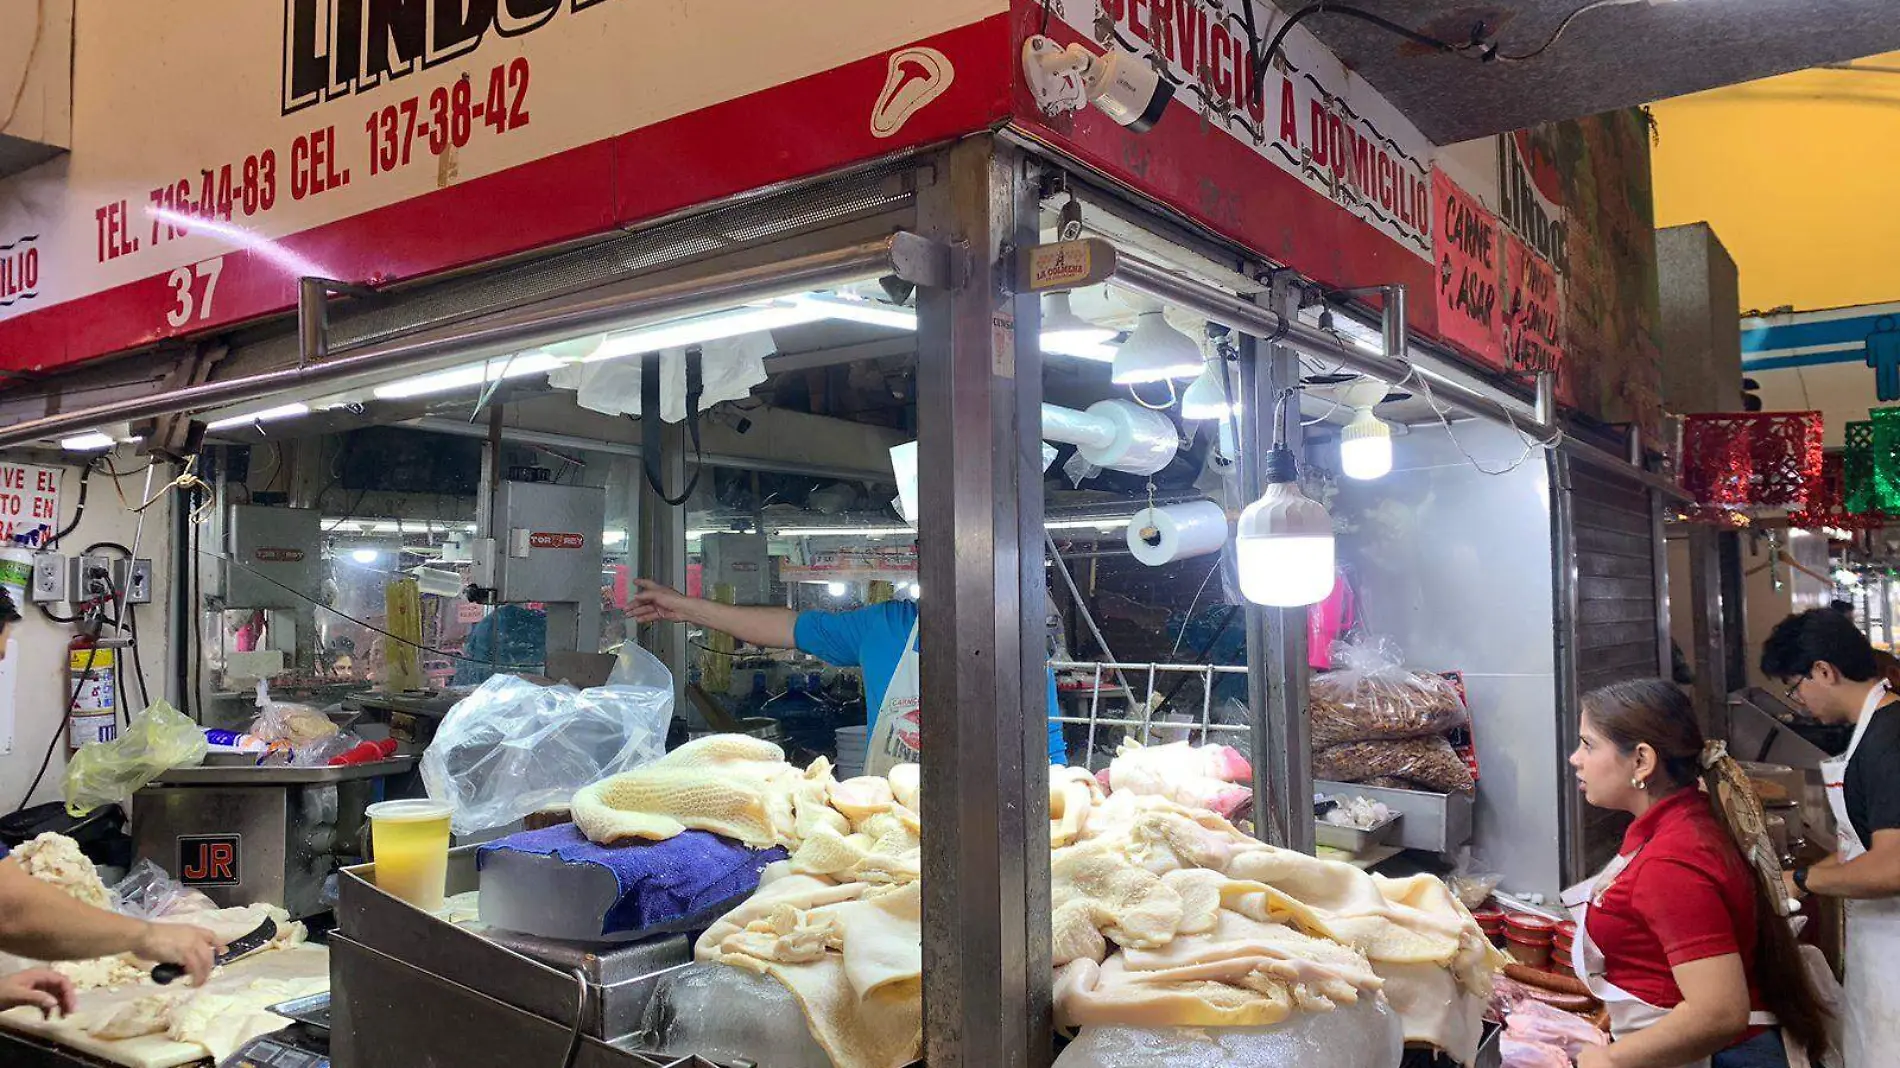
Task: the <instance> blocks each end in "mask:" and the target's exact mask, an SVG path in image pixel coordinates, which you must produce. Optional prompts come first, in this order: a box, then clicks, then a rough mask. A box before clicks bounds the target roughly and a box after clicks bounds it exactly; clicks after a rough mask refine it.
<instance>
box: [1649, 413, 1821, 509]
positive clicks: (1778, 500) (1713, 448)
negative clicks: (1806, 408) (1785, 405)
mask: <svg viewBox="0 0 1900 1068" xmlns="http://www.w3.org/2000/svg"><path fill="white" fill-rule="evenodd" d="M1821 455H1822V453H1821V413H1820V412H1709V413H1703V414H1699V415H1688V416H1684V417H1683V423H1682V487H1683V488H1684V489H1686V490H1688V491H1689V492H1690V493H1691V494H1692V495H1694V497H1695V499H1696V503H1697V504H1698V505H1700V506H1701V507H1703V508H1710V509H1719V510H1724V511H1732V510H1740V509H1771V508H1782V509H1787V510H1789V511H1800V510H1802V509H1803V508H1805V507H1807V504H1808V496H1809V493H1810V491H1811V490H1812V489H1813V488H1814V486H1815V484H1816V483H1817V482H1818V481H1819V479H1820V476H1821Z"/></svg>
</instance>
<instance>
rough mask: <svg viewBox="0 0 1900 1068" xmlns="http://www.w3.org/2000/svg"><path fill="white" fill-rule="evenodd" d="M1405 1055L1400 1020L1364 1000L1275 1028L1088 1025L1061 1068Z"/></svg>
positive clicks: (1389, 1060) (1220, 1066)
mask: <svg viewBox="0 0 1900 1068" xmlns="http://www.w3.org/2000/svg"><path fill="white" fill-rule="evenodd" d="M1404 1052H1405V1043H1404V1041H1403V1038H1402V1031H1401V1028H1400V1027H1399V1018H1398V1015H1397V1014H1396V1013H1394V1012H1393V1011H1392V1009H1391V1007H1390V1006H1388V1005H1387V1004H1386V1003H1385V999H1384V998H1361V999H1360V1001H1359V1003H1358V1004H1357V1005H1352V1006H1347V1007H1342V1008H1339V1009H1335V1010H1334V1011H1332V1012H1296V1013H1294V1014H1293V1015H1292V1016H1291V1017H1289V1018H1288V1019H1287V1020H1286V1022H1285V1023H1282V1024H1278V1025H1276V1026H1273V1027H1154V1028H1149V1027H1119V1026H1117V1027H1090V1028H1086V1029H1084V1030H1083V1031H1082V1033H1081V1035H1080V1036H1079V1037H1078V1038H1077V1039H1076V1040H1075V1041H1074V1042H1072V1043H1070V1044H1069V1048H1068V1049H1066V1050H1063V1051H1062V1056H1060V1057H1057V1058H1056V1063H1055V1068H1153V1066H1154V1065H1157V1064H1165V1065H1168V1066H1170V1068H1384V1066H1387V1065H1392V1066H1396V1065H1397V1064H1398V1063H1399V1058H1400V1057H1401V1056H1403V1055H1404Z"/></svg>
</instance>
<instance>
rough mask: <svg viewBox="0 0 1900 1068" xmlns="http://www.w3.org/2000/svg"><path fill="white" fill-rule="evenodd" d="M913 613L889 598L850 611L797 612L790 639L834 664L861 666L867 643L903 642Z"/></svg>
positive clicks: (903, 603)
mask: <svg viewBox="0 0 1900 1068" xmlns="http://www.w3.org/2000/svg"><path fill="white" fill-rule="evenodd" d="M915 613H916V609H915V608H914V607H912V606H911V604H910V602H908V601H889V602H886V603H884V604H874V605H868V606H866V607H864V608H859V609H855V610H853V611H850V612H825V611H818V610H813V611H809V612H800V613H799V614H798V621H797V622H796V623H794V624H793V625H792V639H793V641H795V642H797V644H798V649H799V651H800V652H804V653H809V654H811V655H812V656H815V657H817V658H818V659H820V660H823V661H824V662H825V663H827V664H830V665H832V666H833V667H862V666H863V663H864V648H865V646H866V645H868V644H872V643H882V644H883V645H888V646H891V647H900V646H902V645H903V643H904V639H906V638H908V637H909V636H910V628H911V624H912V623H915V622H916V619H917V617H916V614H915Z"/></svg>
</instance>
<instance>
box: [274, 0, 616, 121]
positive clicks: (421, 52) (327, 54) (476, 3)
mask: <svg viewBox="0 0 1900 1068" xmlns="http://www.w3.org/2000/svg"><path fill="white" fill-rule="evenodd" d="M603 3H606V0H284V104H283V113H284V114H286V115H288V114H290V113H291V112H293V111H298V110H301V109H303V108H307V107H309V106H310V105H312V104H319V103H322V102H323V101H325V100H334V99H336V98H338V97H344V96H349V95H350V94H352V93H361V92H364V91H366V90H369V89H373V88H375V87H376V86H379V85H381V84H383V83H384V82H385V81H391V80H394V79H396V78H401V77H403V76H404V75H406V74H414V73H415V72H416V71H418V70H426V69H428V68H429V67H433V66H435V65H436V64H438V63H446V62H448V61H449V60H452V59H455V58H456V57H458V56H463V55H467V54H468V53H470V52H473V51H474V50H475V49H476V48H478V47H480V46H481V43H482V41H484V40H485V39H487V37H488V33H489V31H490V30H493V31H494V32H495V33H496V34H497V35H498V36H501V37H519V36H521V35H522V34H525V33H530V32H532V31H534V30H538V29H540V28H541V27H543V26H545V25H547V24H548V22H549V21H550V20H551V19H553V18H554V16H556V15H558V14H560V13H561V12H562V11H563V10H566V11H572V12H580V11H584V10H586V9H587V8H590V7H594V6H596V5H598V4H603Z"/></svg>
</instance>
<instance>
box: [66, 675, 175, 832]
mask: <svg viewBox="0 0 1900 1068" xmlns="http://www.w3.org/2000/svg"><path fill="white" fill-rule="evenodd" d="M209 749H210V747H209V746H208V745H207V744H206V743H205V735H204V729H203V728H201V727H199V726H198V724H196V723H194V722H192V720H191V719H190V717H188V716H186V715H185V714H184V713H183V712H180V711H178V710H177V709H175V708H173V707H172V706H171V705H169V704H166V703H165V702H164V701H156V702H153V704H152V706H151V707H150V708H147V709H146V710H145V711H143V712H140V713H139V714H138V715H136V716H133V717H132V725H131V726H129V727H127V728H126V729H125V733H124V734H121V735H120V736H118V737H117V738H114V739H113V740H112V741H109V742H88V743H87V744H85V745H82V746H80V747H79V752H77V753H74V754H73V758H72V759H71V760H70V761H68V762H67V764H66V813H67V814H68V815H70V816H73V817H75V818H76V817H79V816H83V815H85V814H86V813H88V812H91V811H92V810H93V809H95V808H98V807H99V806H101V805H112V804H123V803H124V802H126V801H130V800H131V799H132V795H133V794H135V793H137V792H138V791H139V788H140V787H142V786H144V785H145V784H146V783H148V782H151V781H152V780H153V779H156V778H158V777H159V776H160V775H161V774H163V773H165V772H166V771H168V770H170V769H172V768H182V767H191V766H194V765H197V764H200V763H203V762H204V758H205V753H206V752H207V751H209Z"/></svg>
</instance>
